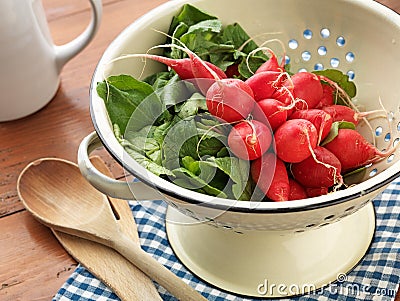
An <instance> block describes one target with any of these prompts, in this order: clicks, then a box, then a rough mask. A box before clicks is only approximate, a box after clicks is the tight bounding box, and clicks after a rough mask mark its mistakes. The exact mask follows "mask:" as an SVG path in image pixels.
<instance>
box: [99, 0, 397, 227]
mask: <svg viewBox="0 0 400 301" xmlns="http://www.w3.org/2000/svg"><path fill="white" fill-rule="evenodd" d="M186 2H190V3H192V4H194V5H196V6H198V7H200V8H202V9H204V10H206V11H207V12H210V13H211V14H214V15H216V16H218V17H219V18H220V19H221V20H223V22H224V23H226V24H227V23H232V22H236V21H238V22H239V23H240V24H241V26H242V27H243V28H244V29H245V30H246V31H247V32H248V33H249V34H250V35H251V36H257V35H260V34H264V35H263V36H259V37H257V40H258V41H260V40H261V41H263V40H266V39H270V38H279V39H280V40H282V41H283V43H284V44H286V45H287V43H288V41H289V40H290V39H292V38H295V39H297V41H298V45H299V47H298V48H297V49H290V48H289V47H286V48H287V54H288V55H289V56H290V57H291V60H292V61H291V64H292V68H293V70H297V69H299V68H307V69H309V68H311V67H312V66H314V64H315V63H318V62H322V63H323V64H325V65H326V64H328V62H329V61H330V59H331V58H333V57H338V58H339V59H340V62H341V63H340V65H339V69H341V70H342V71H343V72H347V70H349V69H351V70H354V71H355V74H356V77H355V79H354V81H355V83H356V85H357V87H358V94H357V97H356V98H357V99H356V101H357V104H359V105H361V106H362V107H363V108H364V109H366V110H368V109H379V108H380V106H379V101H378V100H379V98H381V100H382V103H383V105H384V107H385V109H386V110H388V111H389V112H393V116H394V118H393V119H392V124H391V127H392V129H393V139H395V138H398V137H399V136H400V133H399V130H398V122H399V120H400V111H399V104H400V95H399V91H398V89H397V85H396V83H395V82H394V81H395V79H396V78H398V76H399V73H400V59H399V56H400V17H399V15H397V14H396V13H394V12H393V11H391V10H389V9H387V8H386V7H384V6H382V5H379V4H378V3H376V2H374V1H372V0H367V1H365V0H362V1H361V0H356V1H350V0H336V1H318V0H281V1H273V0H262V1H261V0H249V1H248V2H246V9H243V1H241V0H226V1H223V0H219V1H212V0H192V1H183V0H176V1H170V2H167V3H165V4H163V5H161V6H159V7H158V8H156V9H154V10H152V11H151V12H149V13H148V14H146V15H144V16H142V17H141V18H139V19H138V20H136V21H135V22H133V23H132V24H131V25H130V26H128V27H127V28H126V29H124V30H123V31H122V33H121V34H120V35H119V36H118V37H117V38H116V39H115V40H114V41H113V42H112V43H111V44H110V45H109V47H108V49H107V50H106V51H105V53H104V55H103V57H102V58H101V60H100V62H99V64H98V67H97V70H96V72H95V74H94V76H93V82H92V87H91V112H92V118H93V122H94V124H95V127H96V130H97V132H98V134H99V135H100V138H101V140H102V142H103V144H104V145H105V146H106V148H107V149H108V150H109V151H110V152H111V153H112V154H113V155H114V156H115V157H116V158H117V160H118V162H119V163H120V164H122V165H123V166H124V167H125V168H126V169H127V170H128V171H129V172H131V173H133V174H134V175H136V176H137V177H139V178H141V179H142V180H143V181H144V182H145V183H148V184H150V185H152V186H158V187H159V188H160V189H162V190H163V192H164V193H165V195H166V198H167V200H170V201H171V204H174V205H176V206H177V207H178V208H179V210H180V211H181V212H184V213H185V214H187V215H189V216H194V217H196V218H197V219H199V220H209V221H210V222H211V223H212V224H214V225H217V226H223V227H229V228H239V229H259V230H261V229H269V230H279V229H292V230H294V231H299V230H302V229H303V230H304V229H309V228H313V227H315V226H317V225H319V224H322V223H333V222H335V221H338V220H341V219H342V218H343V217H345V216H347V215H349V214H352V213H354V212H356V211H357V210H358V209H360V208H361V207H363V206H364V205H365V204H366V203H368V202H369V201H370V200H371V199H373V198H374V197H375V196H376V195H377V194H378V193H379V192H381V191H382V190H383V189H385V187H386V185H388V184H389V182H387V179H392V180H393V179H394V178H395V177H396V176H398V175H399V170H400V161H398V160H399V158H400V152H399V149H397V150H396V153H395V157H394V160H393V161H391V162H387V161H386V160H383V161H382V162H380V163H378V164H376V165H374V166H372V167H370V169H369V170H372V169H373V168H375V167H376V168H378V173H377V175H375V176H374V177H372V178H369V176H368V173H367V175H366V176H365V177H364V178H363V181H362V183H360V184H358V185H355V186H353V187H350V188H348V189H346V190H342V191H338V192H335V193H333V194H329V195H326V196H322V197H317V198H309V199H304V200H298V201H295V202H279V203H272V202H264V203H258V204H256V205H255V204H254V203H250V202H237V201H233V200H223V199H216V198H214V197H210V196H207V195H203V194H199V193H196V192H193V191H189V190H186V189H183V188H181V187H178V186H176V185H174V184H172V183H170V182H167V181H165V180H162V179H160V178H159V177H157V176H155V175H154V174H152V173H150V172H148V171H147V170H146V169H145V168H143V167H142V166H140V165H139V164H138V163H137V162H136V161H135V160H133V159H132V158H131V157H130V156H129V155H128V154H127V153H126V152H125V151H124V150H123V148H122V147H121V145H120V144H119V143H118V141H117V140H116V138H115V137H114V134H113V131H112V127H111V124H110V121H109V118H108V115H107V112H106V110H105V106H104V102H103V100H102V99H100V98H99V97H98V96H97V93H96V84H97V82H100V81H102V80H103V79H104V76H108V75H112V74H113V75H116V74H120V73H128V74H131V75H133V76H135V77H138V76H139V75H140V74H141V73H142V71H143V67H144V64H143V61H142V60H141V59H126V60H120V61H118V62H115V63H112V64H108V62H109V61H110V60H112V59H114V58H116V57H118V56H120V55H122V54H129V53H145V52H146V51H147V50H148V49H149V48H151V47H152V46H154V45H158V44H162V43H164V42H165V37H164V36H163V35H162V34H160V33H158V32H157V31H156V30H159V31H163V32H167V30H168V27H169V24H170V22H171V18H172V16H173V15H174V14H176V13H177V12H178V11H179V10H180V8H181V7H182V5H183V4H184V3H186ZM227 7H229V9H226V8H227ZM281 20H287V22H281ZM323 28H328V29H329V30H330V37H331V39H326V38H323V37H321V36H320V34H319V32H320V30H321V29H323ZM366 28H368V30H366ZM305 29H310V30H312V32H313V38H312V39H306V38H305V37H304V36H303V32H304V30H305ZM337 36H342V37H344V38H345V41H346V43H345V45H344V46H343V47H338V46H337V45H336V37H337ZM138 41H140V43H138ZM321 45H325V46H326V48H327V50H328V51H327V56H318V55H317V54H316V53H317V49H318V47H320V46H321ZM276 47H277V49H280V48H279V46H276ZM305 50H307V51H310V52H312V55H311V59H310V60H309V61H303V60H302V58H301V55H302V52H303V51H305ZM349 51H350V52H353V53H354V54H355V59H354V61H353V62H351V63H350V62H345V56H346V54H347V53H348V52H349ZM162 67H163V66H162V65H161V64H158V63H153V62H150V61H147V62H146V67H145V69H144V73H143V76H146V75H149V74H151V73H153V72H155V71H159V70H161V68H162ZM376 122H379V124H377V123H376ZM372 124H373V126H374V127H375V126H378V125H379V126H382V127H383V131H384V132H385V131H388V130H389V129H388V124H387V122H386V121H385V120H383V121H382V119H380V120H378V121H375V120H374V121H372ZM360 131H361V132H362V133H363V134H364V135H365V136H366V137H371V130H370V129H369V128H368V127H363V126H361V127H360ZM383 136H384V135H382V136H381V137H377V138H376V140H377V145H378V146H379V147H380V148H381V149H382V148H387V147H388V143H387V142H386V141H385V140H384V137H383ZM381 183H385V184H384V185H382V184H381ZM113 193H118V191H113ZM133 193H134V192H133ZM180 196H184V197H185V198H188V199H191V200H194V201H195V202H196V201H197V202H204V203H207V204H218V205H220V206H222V207H225V208H231V209H233V210H229V211H227V212H224V210H223V211H221V210H219V209H215V208H213V206H212V205H211V206H204V207H199V206H197V205H194V204H189V203H187V202H186V201H184V200H183V197H180ZM349 196H352V197H351V199H350V200H347V201H341V200H343V199H345V198H348V197H349ZM132 198H133V196H132ZM317 207H320V208H317ZM310 208H313V209H312V210H310ZM236 209H238V210H236ZM252 209H254V211H253V212H254V214H253V213H251V212H250V213H248V212H234V211H235V210H236V211H240V210H242V211H252ZM262 210H277V211H275V212H269V213H260V211H262ZM278 210H286V211H292V212H290V213H287V212H286V213H280V212H279V211H278ZM288 217H290V218H288Z"/></svg>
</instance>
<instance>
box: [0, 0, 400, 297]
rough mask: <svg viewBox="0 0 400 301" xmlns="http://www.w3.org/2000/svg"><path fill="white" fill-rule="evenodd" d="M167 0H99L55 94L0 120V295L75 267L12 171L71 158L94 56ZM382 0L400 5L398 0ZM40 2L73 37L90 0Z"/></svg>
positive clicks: (86, 125)
mask: <svg viewBox="0 0 400 301" xmlns="http://www.w3.org/2000/svg"><path fill="white" fill-rule="evenodd" d="M165 1H166V0H103V9H104V11H103V20H102V23H101V26H100V30H99V32H98V34H97V35H96V37H95V39H94V40H93V41H92V43H91V44H90V45H89V46H88V47H87V48H86V49H85V50H84V51H83V52H82V53H81V54H79V55H78V56H77V57H76V58H74V59H73V60H72V61H70V62H69V63H68V64H67V65H66V66H65V67H64V69H63V71H62V74H61V86H60V89H59V91H58V93H57V95H56V96H55V98H54V99H53V100H52V101H51V102H50V103H49V104H48V105H47V106H46V107H45V108H44V109H42V110H41V111H39V112H37V113H35V114H33V115H31V116H29V117H26V118H23V119H20V120H17V121H12V122H5V123H0V284H1V287H0V300H2V301H8V300H9V301H16V300H29V301H32V300H35V301H38V300H51V298H52V297H53V296H54V295H55V293H56V292H57V291H58V289H59V288H60V287H61V285H62V284H63V283H64V282H65V280H66V279H67V278H68V277H69V276H70V274H71V273H72V272H73V270H74V269H75V267H76V265H77V263H76V262H75V261H74V260H73V259H72V258H71V257H70V256H69V255H68V254H67V253H66V252H65V251H64V249H63V248H62V247H61V246H60V244H59V243H58V242H57V240H56V239H55V238H54V236H53V235H52V234H51V232H50V231H49V230H48V229H47V228H46V227H44V226H42V225H41V224H39V223H38V222H37V221H36V220H34V219H33V218H32V216H31V215H30V214H29V213H28V212H27V211H26V210H25V209H24V207H23V205H22V204H21V202H20V200H19V198H18V195H17V191H16V181H17V178H18V175H19V173H20V172H21V170H22V169H23V168H24V167H25V166H26V165H27V164H28V163H29V162H31V161H33V160H35V159H38V158H41V157H59V158H64V159H67V160H71V161H74V162H76V153H77V149H78V145H79V143H80V142H81V140H82V138H83V137H85V136H86V135H87V134H89V133H90V132H91V131H93V126H92V122H91V119H90V116H89V96H88V93H89V84H90V79H91V75H92V73H93V71H94V68H95V66H96V63H97V62H98V60H99V59H100V56H101V54H102V53H103V51H104V50H105V48H106V47H107V45H108V44H109V43H110V42H111V41H112V40H113V39H114V38H115V37H116V35H117V34H118V33H119V32H120V31H121V30H122V29H123V28H125V27H126V26H127V25H128V24H130V23H131V22H132V21H133V20H135V19H136V18H138V17H139V16H141V15H142V14H144V13H146V12H147V11H149V10H150V9H152V8H154V7H156V6H158V5H159V4H161V3H163V2H165ZM380 2H382V3H383V4H385V5H387V6H389V7H391V8H392V9H394V10H396V11H398V12H400V1H398V0H381V1H380ZM43 4H44V6H45V9H46V13H47V17H48V21H49V25H50V28H51V31H52V34H53V39H54V41H55V43H57V44H62V43H65V42H67V41H69V40H71V39H72V38H74V37H75V36H76V35H77V34H79V33H80V32H81V31H82V30H83V29H84V28H85V27H86V25H87V24H88V20H89V18H90V7H89V4H88V1H83V0H43ZM0 47H1V45H0ZM0 72H1V71H0ZM1 76H6V75H3V74H1ZM100 155H101V156H102V157H103V158H104V159H105V161H106V162H107V163H108V165H109V167H110V168H111V170H112V171H113V173H114V175H115V176H116V177H118V176H122V174H123V173H122V170H121V169H120V168H118V167H117V166H116V165H117V164H115V163H113V161H112V159H111V158H110V157H109V156H108V155H107V154H106V153H105V151H104V152H101V153H100ZM396 300H400V294H398V296H397V298H396Z"/></svg>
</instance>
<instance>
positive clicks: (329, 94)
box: [315, 84, 335, 109]
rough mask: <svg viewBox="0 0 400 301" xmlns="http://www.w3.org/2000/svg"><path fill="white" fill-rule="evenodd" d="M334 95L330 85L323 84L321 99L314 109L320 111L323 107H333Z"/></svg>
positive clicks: (333, 89)
mask: <svg viewBox="0 0 400 301" xmlns="http://www.w3.org/2000/svg"><path fill="white" fill-rule="evenodd" d="M334 95H335V88H334V87H332V86H330V85H326V84H323V85H322V98H321V100H320V101H319V103H318V104H317V106H316V107H315V108H316V109H321V108H323V107H326V106H331V105H333V104H334V103H335V98H334Z"/></svg>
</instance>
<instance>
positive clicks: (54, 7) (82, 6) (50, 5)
mask: <svg viewBox="0 0 400 301" xmlns="http://www.w3.org/2000/svg"><path fill="white" fill-rule="evenodd" d="M121 1H123V0H102V3H103V7H105V6H106V5H108V4H112V3H115V2H121ZM42 4H43V7H44V9H45V12H46V17H47V20H48V21H52V20H55V19H59V18H63V17H65V16H67V15H72V14H76V13H79V12H81V11H83V10H89V9H90V3H89V1H88V0H86V1H84V0H42Z"/></svg>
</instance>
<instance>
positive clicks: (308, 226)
mask: <svg viewBox="0 0 400 301" xmlns="http://www.w3.org/2000/svg"><path fill="white" fill-rule="evenodd" d="M312 227H315V224H308V225H307V226H306V228H312Z"/></svg>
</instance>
